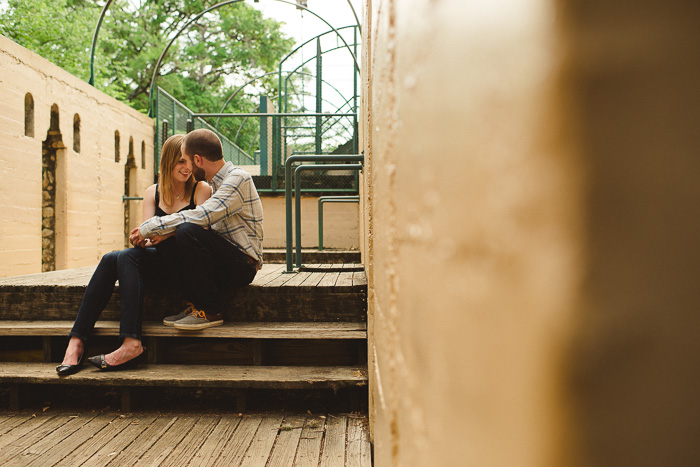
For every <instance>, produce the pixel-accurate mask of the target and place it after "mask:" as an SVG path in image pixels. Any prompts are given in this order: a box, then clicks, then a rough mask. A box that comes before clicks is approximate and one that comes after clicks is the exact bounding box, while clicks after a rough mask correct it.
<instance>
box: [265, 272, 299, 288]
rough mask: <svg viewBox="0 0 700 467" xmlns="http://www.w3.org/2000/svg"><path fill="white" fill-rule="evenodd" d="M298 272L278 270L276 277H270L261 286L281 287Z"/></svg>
mask: <svg viewBox="0 0 700 467" xmlns="http://www.w3.org/2000/svg"><path fill="white" fill-rule="evenodd" d="M298 274H300V273H299V272H294V273H289V274H288V273H286V272H284V271H282V272H280V273H279V275H277V277H275V278H274V279H272V280H271V281H270V282H267V283H265V284H264V285H263V286H262V287H265V288H272V287H282V286H283V285H284V284H285V283H286V282H288V281H290V280H292V279H293V278H294V277H295V276H297V275H298Z"/></svg>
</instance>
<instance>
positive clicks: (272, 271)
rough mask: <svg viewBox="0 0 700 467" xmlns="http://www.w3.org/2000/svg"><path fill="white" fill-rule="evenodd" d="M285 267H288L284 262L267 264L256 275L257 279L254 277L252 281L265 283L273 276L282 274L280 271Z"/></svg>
mask: <svg viewBox="0 0 700 467" xmlns="http://www.w3.org/2000/svg"><path fill="white" fill-rule="evenodd" d="M285 269H286V268H285V265H284V264H272V265H268V264H266V265H264V266H263V268H262V269H261V270H260V271H258V273H257V274H256V275H255V279H253V282H252V283H253V284H254V285H261V284H265V283H267V282H269V281H270V279H271V278H272V277H277V276H278V275H279V274H280V272H282V271H284V270H285Z"/></svg>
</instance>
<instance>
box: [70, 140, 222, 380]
mask: <svg viewBox="0 0 700 467" xmlns="http://www.w3.org/2000/svg"><path fill="white" fill-rule="evenodd" d="M182 139H183V136H182V135H175V136H171V137H170V138H168V139H167V141H165V143H164V144H163V150H162V153H161V159H160V175H159V177H158V181H159V183H158V184H156V185H152V186H150V187H149V188H148V189H147V190H146V192H145V194H144V197H143V220H146V219H150V218H151V217H153V216H165V215H167V214H172V213H174V212H178V211H182V210H185V209H194V208H195V207H196V206H197V205H199V204H202V203H203V202H204V201H205V200H207V199H208V198H209V197H210V196H211V187H210V186H209V185H208V184H207V183H206V182H197V181H195V180H194V177H193V176H192V173H191V170H190V169H189V164H188V162H187V160H186V159H185V158H184V156H183V155H182V153H181V151H180V148H181V146H182ZM173 235H174V232H173V233H171V234H168V235H165V236H160V237H154V238H153V239H152V240H148V241H146V242H144V243H143V244H140V245H135V248H127V249H126V250H122V251H114V252H112V253H107V254H106V255H104V256H103V257H102V260H101V261H100V264H99V265H98V266H97V269H96V270H95V272H94V273H93V275H92V278H91V279H90V283H89V284H88V286H87V289H86V290H85V295H84V296H83V301H82V303H81V304H80V309H79V310H78V316H77V318H76V319H75V324H74V325H73V329H72V330H71V332H70V334H69V336H70V341H69V342H68V348H67V349H66V354H65V356H64V357H63V362H62V363H61V364H60V365H59V366H57V367H56V372H57V373H58V374H59V375H60V376H67V375H71V374H73V373H76V372H78V371H79V370H80V368H81V367H82V363H83V359H84V357H85V341H86V340H87V338H88V336H89V334H90V333H91V332H92V329H93V328H94V327H95V322H96V321H97V318H98V317H99V315H100V313H101V312H102V310H104V308H105V307H106V306H107V303H108V302H109V299H110V298H111V296H112V292H113V291H114V284H115V282H116V281H117V280H118V281H119V295H120V298H121V319H120V325H119V336H120V337H121V338H123V339H124V340H123V342H122V345H121V346H120V347H119V348H118V349H117V350H115V351H114V352H112V353H110V354H107V355H98V356H95V357H90V358H89V361H90V363H92V364H93V365H95V366H97V367H98V368H100V369H101V370H118V369H123V368H130V367H133V366H134V365H135V364H136V363H137V362H138V361H139V360H140V359H141V358H142V356H143V355H144V348H143V346H142V345H141V317H142V315H143V299H144V285H145V284H144V283H145V282H149V281H150V280H154V277H155V276H163V275H167V274H168V273H172V271H173V270H174V268H173V267H174V263H173V262H172V261H173V258H174V252H173V250H174V249H176V248H177V245H176V244H175V238H174V237H173ZM170 237H173V238H170Z"/></svg>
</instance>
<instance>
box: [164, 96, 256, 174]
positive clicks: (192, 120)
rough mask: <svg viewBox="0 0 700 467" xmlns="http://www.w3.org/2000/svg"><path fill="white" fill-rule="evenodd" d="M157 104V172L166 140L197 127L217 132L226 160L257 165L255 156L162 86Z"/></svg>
mask: <svg viewBox="0 0 700 467" xmlns="http://www.w3.org/2000/svg"><path fill="white" fill-rule="evenodd" d="M157 91H158V92H157V94H156V104H155V119H156V128H158V131H156V133H155V135H156V142H155V143H156V144H155V157H154V164H155V172H156V173H157V172H158V165H159V163H160V151H161V148H162V146H163V142H165V140H166V139H167V138H168V137H170V136H172V135H175V134H185V133H187V132H188V131H190V130H192V129H196V128H207V129H209V130H211V131H213V132H214V133H216V134H217V136H218V137H219V139H220V140H221V146H222V150H223V153H224V160H226V161H231V162H233V163H234V164H236V165H255V164H256V161H255V158H254V157H253V156H251V155H250V154H248V153H247V152H245V151H244V150H243V149H241V148H240V147H238V145H236V144H235V143H234V142H233V141H231V140H230V139H229V138H228V137H226V136H225V135H224V134H223V133H221V132H220V131H219V130H217V129H216V128H214V126H212V125H210V124H209V123H207V122H206V121H204V120H203V119H202V118H197V117H198V114H196V113H194V112H193V111H192V110H190V109H189V108H187V106H185V105H184V104H183V103H182V102H180V101H178V100H177V99H175V98H174V97H173V96H171V95H170V94H168V93H167V92H166V91H165V90H163V89H162V88H158V90H157Z"/></svg>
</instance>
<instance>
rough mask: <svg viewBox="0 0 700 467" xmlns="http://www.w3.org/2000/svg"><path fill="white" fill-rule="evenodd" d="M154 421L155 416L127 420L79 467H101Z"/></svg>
mask: <svg viewBox="0 0 700 467" xmlns="http://www.w3.org/2000/svg"><path fill="white" fill-rule="evenodd" d="M155 419H156V417H155V415H150V416H149V415H146V416H144V417H139V418H136V417H134V418H131V417H130V418H129V423H128V424H127V425H126V427H125V428H124V429H123V430H122V431H120V432H119V433H118V434H117V435H116V436H114V437H113V438H112V439H110V440H109V441H107V442H106V443H105V444H104V445H103V446H102V447H100V449H98V450H97V451H96V452H95V453H94V454H93V455H92V456H91V457H90V458H89V459H87V460H86V461H85V462H83V463H82V464H81V467H94V466H99V467H102V466H104V465H107V464H108V463H109V462H110V461H111V460H112V459H113V458H114V457H115V456H116V455H117V454H119V453H120V452H121V451H123V450H124V449H125V448H126V447H127V446H129V445H130V444H131V443H132V442H133V441H134V439H135V438H137V437H138V436H139V435H140V434H141V433H142V432H143V431H144V430H145V429H146V428H147V427H148V425H149V424H151V423H152V422H153V421H154V420H155Z"/></svg>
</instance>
